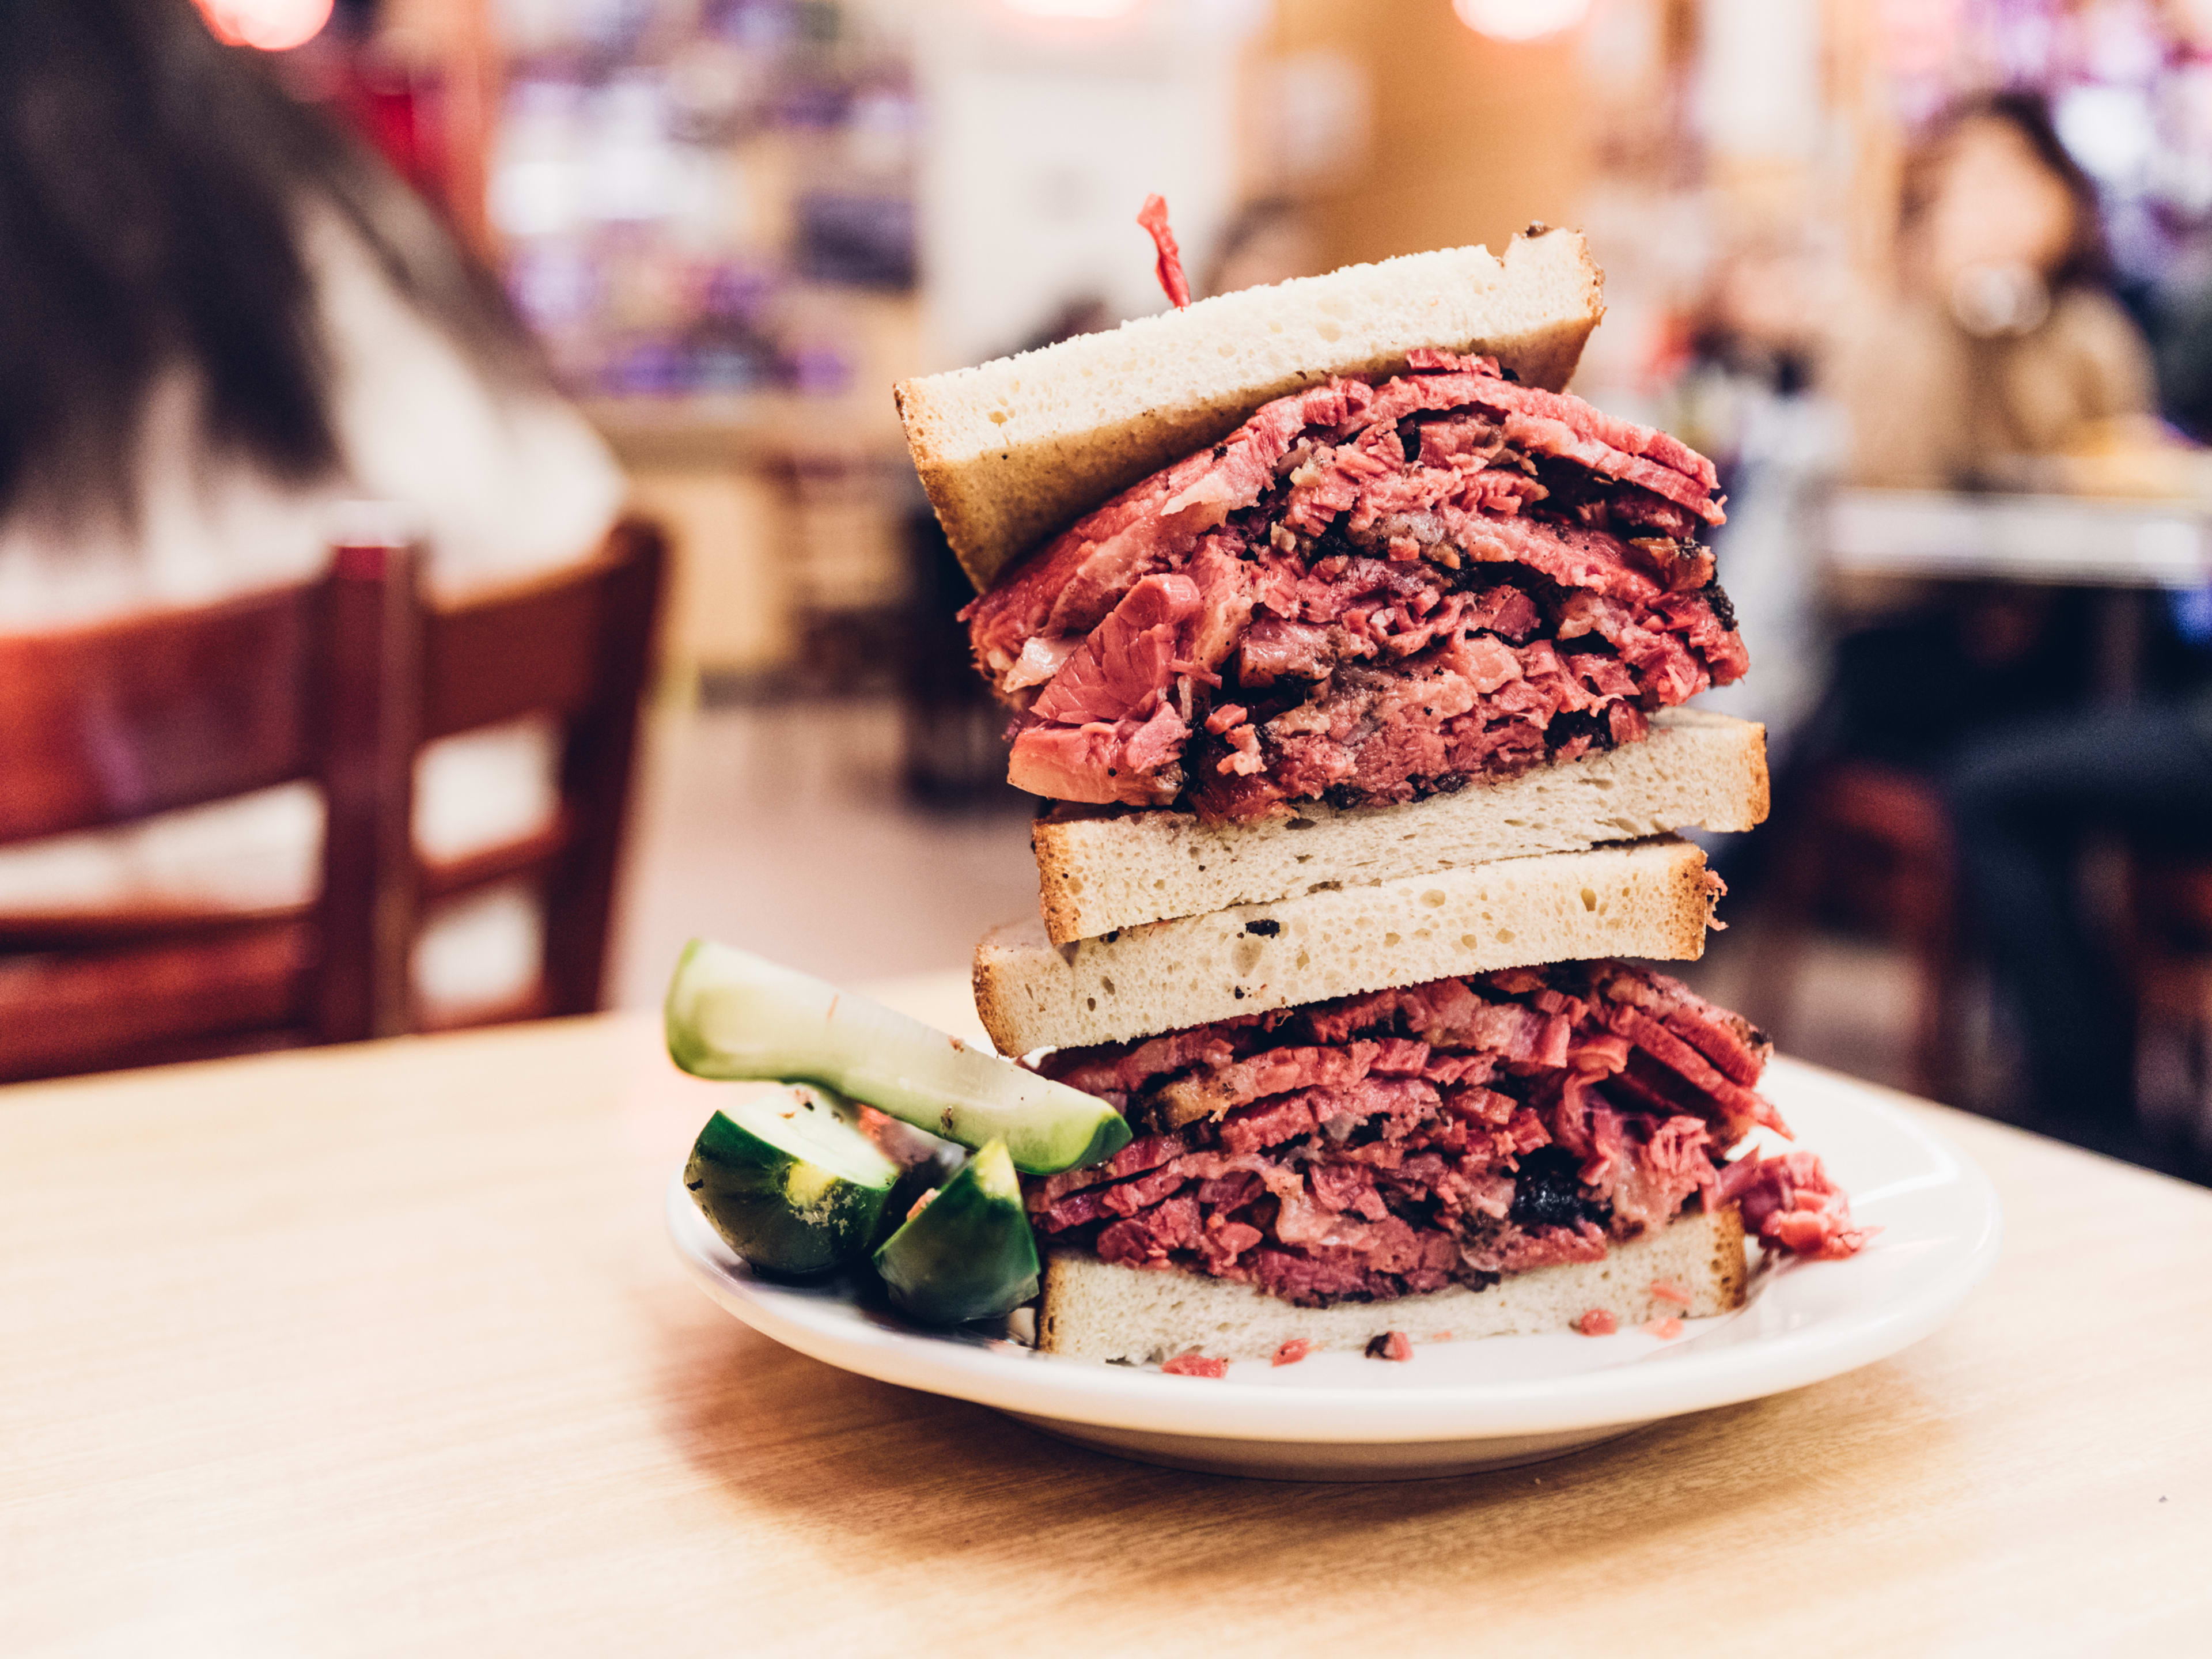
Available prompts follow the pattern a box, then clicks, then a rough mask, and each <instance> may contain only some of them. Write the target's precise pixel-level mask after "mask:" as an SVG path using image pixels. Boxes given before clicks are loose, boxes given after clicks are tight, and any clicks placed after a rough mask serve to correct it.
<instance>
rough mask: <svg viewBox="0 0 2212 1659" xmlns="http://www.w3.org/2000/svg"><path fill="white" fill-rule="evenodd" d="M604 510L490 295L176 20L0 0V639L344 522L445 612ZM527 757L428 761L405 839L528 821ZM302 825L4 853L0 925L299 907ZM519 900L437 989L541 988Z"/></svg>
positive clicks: (172, 819)
mask: <svg viewBox="0 0 2212 1659" xmlns="http://www.w3.org/2000/svg"><path fill="white" fill-rule="evenodd" d="M622 497H623V480H622V478H621V475H620V473H619V472H618V471H617V468H616V466H615V464H614V462H613V459H612V458H611V455H610V454H609V453H608V452H607V450H606V448H605V445H604V444H602V443H601V442H600V441H599V439H598V437H597V436H596V435H594V434H593V433H592V431H591V429H590V428H588V427H587V426H586V424H585V423H584V422H583V421H582V419H581V418H580V416H577V415H576V414H575V412H574V410H571V409H569V408H568V406H567V405H566V404H563V403H562V401H561V400H560V399H559V398H557V397H556V395H555V394H554V392H553V391H552V389H551V386H550V383H549V382H548V381H547V380H546V379H545V378H544V374H542V373H541V371H540V369H539V368H538V362H537V359H536V357H535V356H534V354H533V352H532V348H531V345H530V343H529V342H528V341H527V340H526V337H525V336H524V335H523V333H522V331H521V330H520V327H519V326H518V325H516V324H515V322H514V321H513V319H512V317H511V314H510V313H509V312H508V310H507V306H506V304H505V301H504V300H503V298H502V296H501V294H500V291H499V289H498V288H497V285H496V283H495V282H494V281H493V280H492V279H491V278H490V277H489V275H488V274H486V273H484V272H483V271H482V270H478V269H477V268H476V267H474V266H473V265H471V264H470V263H469V262H468V261H467V260H466V259H465V258H464V257H463V256H462V255H461V253H460V252H459V251H458V249H457V248H456V247H455V246H454V244H453V241H452V240H451V239H450V238H449V237H447V234H445V233H444V231H443V230H442V228H441V227H440V226H439V224H438V223H437V222H436V221H435V219H434V218H433V216H431V214H430V213H429V212H428V210H426V209H425V207H424V206H423V205H422V203H421V202H419V201H418V200H417V199H416V198H415V197H413V196H412V195H411V194H410V192H409V191H407V190H406V189H405V187H404V186H403V185H401V184H400V183H399V182H398V180H397V179H395V178H394V177H393V176H392V174H391V173H389V172H388V171H386V169H385V167H383V166H382V165H381V164H380V163H379V162H378V161H375V160H374V158H373V157H372V156H371V155H369V153H368V151H367V150H366V149H363V148H362V147H361V146H360V145H358V144H356V143H354V142H352V141H351V140H350V139H349V138H348V137H345V136H344V135H343V134H342V133H341V132H339V131H337V130H336V129H335V128H333V127H332V126H331V125H329V124H328V123H326V122H325V120H324V119H323V118H321V117H320V116H319V115H318V114H317V113H316V112H313V111H312V110H310V109H308V108H307V107H305V106H302V105H301V104H299V103H297V102H295V100H293V99H291V98H290V97H289V95H287V94H286V93H285V92H284V91H283V89H282V88H281V87H280V86H279V85H278V84H277V82H276V80H275V78H274V76H272V75H271V74H270V70H269V67H268V65H267V64H265V62H264V61H263V60H261V58H259V55H258V54H257V53H254V52H250V51H248V50H246V49H243V48H231V47H227V46H221V45H219V44H218V43H217V42H216V40H215V39H214V37H213V36H212V35H211V34H210V33H209V32H208V30H207V28H206V27H205V26H204V23H203V22H202V21H201V19H200V16H199V14H198V13H197V11H196V10H195V9H194V8H193V6H192V5H191V0H69V3H67V4H64V5H57V4H53V3H52V0H0V631H5V632H10V633H22V632H27V631H32V630H38V629H55V628H66V627H75V626H78V625H82V624H84V623H92V622H95V621H98V620H100V619H103V618H108V617H117V616H119V615H125V614H128V613H130V612H131V611H140V610H144V609H149V608H153V607H161V606H173V605H202V604H206V603H209V602H211V601H214V600H217V599H222V598H224V597H226V596H228V595H231V594H234V593H237V592H242V591H246V590H249V589H252V588H257V587H262V586H270V585H275V584H281V583H289V582H296V581H300V580H306V579H307V578H309V577H312V576H313V575H314V574H316V573H317V572H318V571H319V569H320V568H322V567H323V565H324V563H325V560H326V558H327V550H328V548H329V546H330V544H331V538H332V536H333V533H334V532H336V531H337V530H338V529H339V527H340V525H341V523H342V521H343V516H344V512H345V509H346V506H347V504H348V503H349V502H354V501H364V500H366V501H379V502H388V503H392V504H394V505H395V506H396V507H398V508H399V509H400V510H401V511H402V512H403V513H404V519H405V521H406V522H408V524H409V525H410V527H411V528H412V530H413V531H414V532H416V534H418V535H419V536H420V537H421V538H422V541H423V542H424V544H425V545H426V546H427V548H428V582H429V585H430V587H431V589H432V591H433V592H434V593H435V594H439V595H445V596H449V595H452V594H453V593H456V592H462V591H465V589H466V588H468V587H469V586H472V585H476V584H479V583H483V582H485V581H488V580H495V579H506V578H512V577H514V576H517V575H520V574H525V573H527V572H530V571H532V570H538V569H542V568H547V567H549V566H553V565H556V564H559V563H562V562H568V561H572V560H575V559H579V558H581V557H583V556H586V555H588V554H589V553H591V552H592V550H594V549H595V547H596V545H597V544H598V543H599V539H600V538H601V537H602V536H603V535H604V534H605V532H606V530H607V528H608V527H609V526H610V525H611V522H612V520H613V519H614V516H615V514H616V512H617V508H618V507H619V505H620V503H621V500H622ZM551 744H552V738H551V734H550V732H547V731H544V730H541V729H538V728H534V727H532V728H514V729H510V730H507V731H503V732H493V733H489V734H485V735H483V736H474V737H469V738H462V739H458V740H456V741H454V742H453V743H452V744H445V745H440V746H439V747H438V748H437V749H436V750H433V751H431V752H430V753H428V755H426V757H425V759H424V763H423V768H422V787H421V789H420V791H419V792H418V811H417V818H416V833H417V839H418V840H419V841H421V842H423V843H424V844H425V846H426V848H428V849H429V850H432V851H435V852H436V853H439V854H443V855H449V856H450V855H452V854H456V853H458V852H461V851H465V850H467V849H468V848H470V847H471V846H480V845H483V844H487V843H491V842H498V841H502V840H505V839H507V838H508V837H509V836H511V835H513V834H514V833H516V832H518V831H519V830H524V829H527V828H528V827H529V826H530V824H531V823H532V821H533V820H534V819H538V818H542V817H543V816H544V814H545V813H546V812H548V811H550V807H551V803H552V793H551V778H552V770H551V768H552V754H551ZM319 834H320V805H319V800H318V799H317V798H316V797H315V795H314V793H313V791H312V790H310V789H308V788H307V787H304V786H294V787H286V788H283V789H279V790H272V791H269V792H266V793H264V794H262V795H259V796H257V797H252V798H249V799H246V800H245V801H242V802H238V803H230V804H226V805H223V806H222V807H220V808H216V809H206V810H202V811H196V812H192V813H186V814H173V815H170V816H169V817H167V818H165V819H156V820H154V821H151V822H149V823H146V824H143V825H139V826H135V827H133V828H131V829H124V830H118V831H111V832H104V833H101V834H98V835H90V836H70V837H67V838H63V839H58V840H56V841H53V842H45V843H40V844H35V845H33V846H27V847H19V848H9V849H7V850H6V851H5V852H0V910H7V911H15V912H21V911H26V910H31V911H41V912H51V911H56V910H83V909H97V908H118V907H136V906H138V905H141V904H145V903H149V902H173V903H185V904H194V905H218V906H222V905H228V906H236V907H240V908H262V907H264V906H278V905H287V904H292V903H297V902H302V901H304V900H305V899H306V898H307V896H309V894H310V893H311V892H312V890H313V884H314V872H315V866H316V849H317V846H318V843H319ZM503 902H504V903H505V904H506V906H507V911H506V915H507V920H506V921H505V922H504V923H502V922H501V921H499V920H498V919H497V917H498V915H499V914H500V907H501V901H494V902H489V904H488V907H487V908H485V909H483V911H481V912H480V913H479V914H478V915H477V917H476V918H475V921H474V932H473V934H471V933H469V931H468V930H467V929H466V928H464V929H463V930H462V931H461V932H459V933H456V932H454V931H453V930H452V929H448V930H447V933H446V934H445V936H444V940H445V943H444V945H441V942H440V940H439V939H437V938H435V937H434V938H432V939H428V940H426V945H425V951H424V953H423V956H422V959H421V960H422V963H423V965H424V967H425V969H426V970H428V978H429V979H430V981H432V982H431V983H429V984H428V985H426V986H425V987H424V988H425V989H426V990H427V991H428V992H429V993H430V994H432V996H433V997H434V999H437V998H441V997H443V999H444V1000H492V999H494V998H495V997H496V996H497V995H498V994H500V992H501V989H502V988H505V987H504V984H503V981H507V980H512V979H514V978H515V977H516V975H517V974H518V973H519V972H523V971H526V970H527V969H534V966H535V963H534V961H531V962H528V963H524V962H522V961H521V960H520V959H521V958H522V957H524V956H526V954H527V952H528V950H529V948H530V946H531V941H530V939H528V938H527V937H526V934H527V933H528V929H529V923H528V921H527V919H526V916H525V915H523V913H522V912H520V911H518V910H517V909H516V908H515V906H516V905H517V904H519V903H520V901H519V900H514V899H510V900H507V901H503ZM518 927H520V930H521V931H520V932H518V931H517V929H518ZM471 938H473V939H475V941H476V942H477V945H480V946H483V945H489V948H488V950H487V949H477V950H474V951H471V949H469V948H468V944H467V941H468V940H469V939H471ZM501 939H503V940H504V944H501V943H500V941H501ZM455 941H459V944H456V943H455ZM441 953H442V954H441ZM441 962H443V963H446V964H447V965H446V967H445V968H444V969H440V967H439V966H438V964H439V963H441ZM524 982H526V981H524Z"/></svg>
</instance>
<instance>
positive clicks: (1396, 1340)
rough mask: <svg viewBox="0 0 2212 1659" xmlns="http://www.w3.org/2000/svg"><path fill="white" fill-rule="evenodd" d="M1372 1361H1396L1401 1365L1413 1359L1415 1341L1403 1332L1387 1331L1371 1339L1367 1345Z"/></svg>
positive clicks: (1368, 1354)
mask: <svg viewBox="0 0 2212 1659" xmlns="http://www.w3.org/2000/svg"><path fill="white" fill-rule="evenodd" d="M1367 1357H1368V1358H1370V1359H1395V1360H1398V1361H1399V1362H1401V1364H1402V1363H1403V1362H1404V1361H1406V1360H1408V1359H1411V1358H1413V1338H1412V1337H1410V1336H1407V1334H1405V1332H1403V1331H1385V1332H1383V1334H1382V1335H1380V1336H1376V1337H1370V1338H1369V1339H1368V1343H1367Z"/></svg>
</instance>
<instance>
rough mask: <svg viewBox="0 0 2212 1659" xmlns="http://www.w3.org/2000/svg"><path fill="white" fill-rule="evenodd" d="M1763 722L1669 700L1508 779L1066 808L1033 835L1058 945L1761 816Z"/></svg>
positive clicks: (1750, 821) (1050, 932)
mask: <svg viewBox="0 0 2212 1659" xmlns="http://www.w3.org/2000/svg"><path fill="white" fill-rule="evenodd" d="M1766 806H1767V778H1766V728H1765V726H1759V725H1758V724H1756V723H1755V722H1753V721H1751V720H1737V719H1735V718H1734V717H1733V716H1731V715H1728V714H1708V713H1706V712H1705V711H1704V710H1702V709H1694V708H1667V709H1662V710H1661V711H1660V712H1659V713H1657V714H1654V715H1653V716H1652V717H1651V734H1650V737H1649V738H1645V739H1644V741H1643V742H1641V743H1633V744H1624V745H1623V746H1622V747H1620V748H1619V749H1614V750H1608V751H1607V752H1605V753H1603V754H1595V755H1585V756H1584V757H1582V758H1581V759H1580V760H1573V761H1566V762H1564V763H1558V764H1554V765H1551V766H1540V767H1538V768H1536V769H1534V771H1530V772H1524V773H1522V775H1520V776H1519V777H1517V778H1512V779H1509V780H1508V781H1505V782H1503V783H1491V784H1471V785H1469V786H1468V787H1467V788H1464V789H1462V790H1460V791H1459V792H1458V793H1455V794H1449V795H1431V796H1430V797H1429V798H1428V799H1426V800H1418V801H1410V802H1407V804H1406V805H1402V806H1355V807H1348V808H1345V809H1343V810H1339V809H1337V808H1334V807H1331V806H1328V805H1323V804H1322V803H1321V802H1318V801H1313V802H1306V803H1302V804H1301V805H1299V808H1298V810H1297V811H1296V812H1295V813H1286V814H1285V815H1284V816H1282V817H1270V818H1261V819H1258V820H1256V821H1255V822H1253V823H1215V824H1208V823H1200V822H1199V821H1198V819H1197V817H1195V816H1194V815H1193V814H1191V813H1188V812H1170V811H1134V812H1133V811H1119V810H1116V809H1113V808H1100V807H1080V806H1061V807H1059V808H1056V809H1055V810H1054V811H1053V812H1052V814H1051V815H1050V816H1048V817H1042V818H1039V819H1038V820H1037V821H1036V823H1035V824H1034V825H1033V826H1032V827H1031V829H1030V846H1031V848H1033V849H1034V850H1035V852H1036V862H1037V899H1038V908H1039V909H1040V911H1041V912H1042V915H1043V918H1044V929H1045V935H1046V937H1047V938H1048V939H1050V940H1051V941H1052V942H1053V943H1054V945H1066V944H1067V943H1069V942H1070V941H1072V940H1074V939H1096V938H1097V937H1098V936H1099V935H1100V934H1102V933H1113V932H1115V930H1116V929H1119V928H1123V927H1136V926H1138V925H1139V924H1140V923H1143V922H1148V921H1165V920H1167V919H1169V918H1170V917H1175V916H1200V915H1207V914H1208V913H1210V912H1212V911H1215V910H1225V909H1227V908H1230V907H1231V905H1237V904H1255V903H1264V902H1267V901H1269V900H1273V899H1284V898H1295V897H1297V896H1299V895H1300V894H1303V893H1310V892H1316V891H1319V890H1322V889H1325V888H1330V887H1337V886H1343V885H1346V884H1362V883H1369V882H1378V881H1389V880H1390V879H1392V878H1395V877H1399V876H1415V875H1425V874H1427V873H1429V872H1432V871H1437V870H1454V869H1458V868H1461V867H1462V866H1467V865H1472V864H1486V863H1488V862H1490V861H1491V860H1493V859H1510V858H1520V857H1522V856H1524V855H1526V854H1531V853H1565V852H1573V851H1576V850H1578V849H1580V848H1587V847H1596V846H1600V845H1601V844H1603V843H1606V842H1621V841H1637V840H1640V839H1642V838H1643V837H1644V836H1656V835H1660V834H1662V833H1664V832H1666V831H1668V830H1672V829H1688V828H1691V827H1692V826H1695V827H1697V828H1699V829H1712V830H1735V829H1753V828H1754V827H1756V826H1757V825H1759V824H1760V823H1764V822H1765V818H1766Z"/></svg>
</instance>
